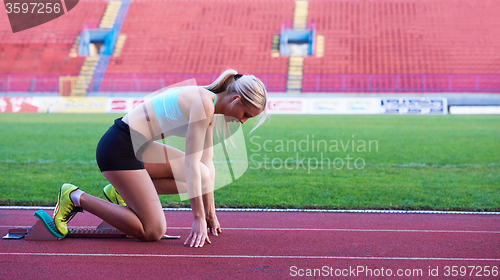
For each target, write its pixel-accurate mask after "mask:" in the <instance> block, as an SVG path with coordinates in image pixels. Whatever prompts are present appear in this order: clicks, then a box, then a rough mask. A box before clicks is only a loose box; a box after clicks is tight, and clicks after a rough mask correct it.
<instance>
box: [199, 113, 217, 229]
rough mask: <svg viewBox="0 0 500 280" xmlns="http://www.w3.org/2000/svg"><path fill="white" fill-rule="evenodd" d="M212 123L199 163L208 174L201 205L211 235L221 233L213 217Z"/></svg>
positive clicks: (215, 217)
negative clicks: (203, 207) (204, 167)
mask: <svg viewBox="0 0 500 280" xmlns="http://www.w3.org/2000/svg"><path fill="white" fill-rule="evenodd" d="M213 154H214V147H213V123H210V125H209V127H208V130H207V132H206V136H205V148H204V150H203V155H202V157H201V162H202V163H203V164H204V165H205V166H207V167H208V170H209V172H210V181H209V183H208V186H206V189H205V190H204V191H203V205H204V206H205V218H206V220H207V225H208V229H209V230H210V231H211V232H212V234H213V235H218V233H220V232H221V229H220V224H219V221H218V220H217V216H216V215H215V201H214V185H215V167H214V162H213Z"/></svg>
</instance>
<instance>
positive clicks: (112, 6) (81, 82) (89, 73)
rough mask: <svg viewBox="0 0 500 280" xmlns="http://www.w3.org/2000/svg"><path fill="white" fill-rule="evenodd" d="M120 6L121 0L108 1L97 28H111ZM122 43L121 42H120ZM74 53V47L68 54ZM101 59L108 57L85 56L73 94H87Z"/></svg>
mask: <svg viewBox="0 0 500 280" xmlns="http://www.w3.org/2000/svg"><path fill="white" fill-rule="evenodd" d="M121 6H122V2H121V1H109V2H108V4H107V6H106V10H105V11H104V14H103V16H102V18H101V21H100V22H99V29H113V27H114V25H115V23H116V21H117V18H118V14H119V12H120V8H121ZM78 38H79V36H77V38H76V39H75V44H76V45H78V44H77V42H78ZM121 43H122V44H123V42H121ZM71 55H74V47H73V48H72V50H71V53H70V56H71ZM102 60H108V58H103V59H100V57H99V54H91V55H90V56H87V57H86V58H85V62H84V63H83V65H82V68H81V69H80V73H79V75H78V78H77V79H76V83H75V88H74V90H73V92H72V94H73V95H74V96H85V95H86V94H87V90H88V88H89V86H90V84H91V82H92V80H93V77H94V75H95V70H96V68H97V65H98V64H99V62H101V63H102Z"/></svg>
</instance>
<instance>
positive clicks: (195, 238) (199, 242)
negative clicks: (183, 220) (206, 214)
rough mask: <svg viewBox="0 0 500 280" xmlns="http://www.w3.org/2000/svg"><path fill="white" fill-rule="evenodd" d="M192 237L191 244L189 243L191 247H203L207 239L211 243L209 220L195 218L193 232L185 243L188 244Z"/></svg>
mask: <svg viewBox="0 0 500 280" xmlns="http://www.w3.org/2000/svg"><path fill="white" fill-rule="evenodd" d="M190 239H191V244H190V245H189V247H193V246H194V247H203V245H204V244H205V241H206V242H208V243H209V244H210V243H212V242H210V239H209V238H208V232H207V221H205V219H195V220H194V222H193V225H192V226H191V233H190V234H189V236H188V238H187V239H186V241H185V242H184V245H186V244H188V242H189V240H190Z"/></svg>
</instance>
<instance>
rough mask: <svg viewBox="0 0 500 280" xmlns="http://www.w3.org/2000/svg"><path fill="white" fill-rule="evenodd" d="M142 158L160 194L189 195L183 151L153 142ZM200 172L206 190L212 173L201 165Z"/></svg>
mask: <svg viewBox="0 0 500 280" xmlns="http://www.w3.org/2000/svg"><path fill="white" fill-rule="evenodd" d="M142 158H143V160H144V167H145V168H146V170H147V171H148V174H149V176H150V177H151V180H152V181H153V183H154V185H155V188H156V191H157V193H158V194H177V193H187V189H186V173H185V171H184V162H185V154H184V152H183V151H181V150H178V149H176V148H173V147H170V146H168V145H164V144H161V143H158V142H153V143H151V144H150V145H149V146H148V148H147V149H146V150H145V151H144V153H143V154H142ZM200 172H201V180H202V188H205V187H206V186H207V184H208V182H209V179H210V171H209V170H208V167H206V166H205V165H204V164H203V163H200ZM120 194H121V193H120Z"/></svg>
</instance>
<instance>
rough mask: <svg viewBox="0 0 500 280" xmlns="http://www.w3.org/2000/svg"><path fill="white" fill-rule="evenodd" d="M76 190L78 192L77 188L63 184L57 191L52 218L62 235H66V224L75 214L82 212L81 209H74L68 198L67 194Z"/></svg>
mask: <svg viewBox="0 0 500 280" xmlns="http://www.w3.org/2000/svg"><path fill="white" fill-rule="evenodd" d="M76 190H78V187H77V186H74V185H72V184H63V185H62V186H61V189H60V190H59V196H58V198H57V204H56V208H55V210H54V216H53V218H54V224H55V225H56V228H57V230H58V231H59V232H60V233H61V234H62V235H66V234H68V225H67V222H69V221H70V220H71V219H72V218H73V217H74V216H75V215H76V213H77V212H83V209H82V208H80V207H76V206H75V204H74V203H73V201H71V198H70V197H69V194H70V193H72V192H74V191H76Z"/></svg>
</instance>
